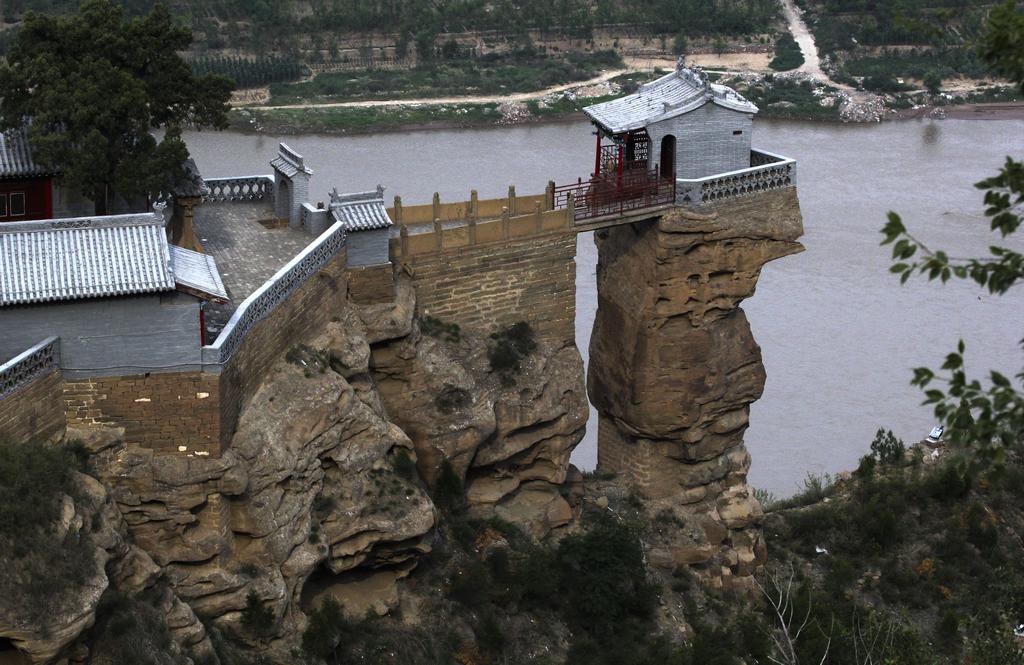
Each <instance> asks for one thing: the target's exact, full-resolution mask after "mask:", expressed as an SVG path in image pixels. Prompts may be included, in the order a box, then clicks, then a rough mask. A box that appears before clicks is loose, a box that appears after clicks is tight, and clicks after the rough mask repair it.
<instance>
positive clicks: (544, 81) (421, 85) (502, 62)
mask: <svg viewBox="0 0 1024 665" xmlns="http://www.w3.org/2000/svg"><path fill="white" fill-rule="evenodd" d="M621 66H622V59H621V58H620V57H619V56H618V55H617V54H616V53H615V52H614V51H598V52H596V53H575V52H573V53H569V54H567V55H565V56H564V57H561V56H550V55H546V54H543V53H539V52H537V51H536V50H535V49H532V48H524V49H519V50H517V51H515V52H513V53H510V54H507V55H489V56H485V57H482V58H477V59H466V58H455V57H453V58H451V59H447V60H444V61H441V62H431V63H428V64H424V65H421V66H418V67H415V68H413V69H405V70H380V69H375V70H367V71H363V72H332V73H325V74H318V75H317V76H316V77H314V78H313V79H312V80H311V81H305V82H302V83H280V84H274V85H271V86H270V95H271V99H270V103H271V104H275V105H278V104H281V105H283V104H300V103H302V102H307V101H315V102H336V101H354V100H361V99H396V100H397V99H415V98H427V97H439V96H445V95H460V96H461V95H487V94H509V93H516V92H531V91H534V90H543V89H544V88H549V87H551V86H555V85H561V84H565V83H573V82H575V81H582V80H586V79H589V78H593V77H594V76H597V75H598V74H600V73H601V71H603V70H606V69H611V68H615V67H621Z"/></svg>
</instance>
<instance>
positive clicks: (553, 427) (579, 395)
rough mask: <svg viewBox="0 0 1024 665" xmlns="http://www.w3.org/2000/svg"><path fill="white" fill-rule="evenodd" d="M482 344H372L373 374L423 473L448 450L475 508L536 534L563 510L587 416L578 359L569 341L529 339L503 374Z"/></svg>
mask: <svg viewBox="0 0 1024 665" xmlns="http://www.w3.org/2000/svg"><path fill="white" fill-rule="evenodd" d="M488 344H489V342H488V340H487V338H482V337H476V336H465V335H459V336H458V337H457V338H456V337H455V336H453V335H450V334H443V333H442V334H439V335H438V336H437V337H432V336H430V335H426V334H422V333H421V334H414V335H411V336H409V337H407V338H404V339H401V340H398V341H395V342H392V343H389V344H385V345H379V346H377V347H375V348H374V352H373V367H374V374H375V376H376V377H377V384H378V386H379V387H380V394H381V396H382V397H383V398H384V402H385V404H386V406H387V410H388V413H389V414H391V417H392V418H394V420H395V422H396V423H398V424H399V425H400V426H401V427H402V429H403V430H404V431H405V432H406V433H407V434H408V435H409V437H410V438H411V439H412V442H413V445H414V446H415V448H416V455H417V459H418V461H419V470H420V473H421V474H422V475H423V477H424V478H426V479H427V481H428V482H430V483H433V482H434V481H435V480H436V478H437V476H438V474H439V473H440V469H441V465H442V464H443V462H444V460H448V462H449V463H450V464H451V465H452V467H453V469H454V471H455V472H456V474H458V476H459V477H460V478H462V479H463V480H464V482H465V485H466V492H467V500H468V503H469V506H470V510H471V511H472V512H473V513H474V514H475V515H477V516H479V517H489V516H495V515H496V516H498V517H501V518H503V519H506V520H508V521H511V522H513V523H516V524H518V525H520V526H522V527H524V528H525V529H526V530H527V531H528V532H529V533H531V534H533V535H534V536H535V537H543V536H545V535H547V533H549V532H550V530H551V529H553V528H556V527H559V526H562V525H564V524H566V523H567V522H568V521H569V520H570V519H571V517H572V509H571V507H570V505H569V503H568V502H567V501H566V498H565V497H564V496H563V493H564V492H565V491H566V488H565V485H564V483H565V480H566V474H567V472H568V470H569V456H570V454H571V453H572V450H573V448H575V447H576V445H577V444H578V443H579V442H580V440H581V439H582V438H583V434H584V428H585V425H586V421H587V402H586V395H585V394H584V386H583V381H582V378H583V362H582V359H581V357H580V354H579V351H578V350H577V349H576V347H575V346H571V345H569V346H566V345H562V344H554V343H551V342H549V341H546V340H538V344H537V349H536V350H535V351H534V352H532V353H530V354H529V355H528V356H527V357H525V358H523V360H522V362H521V365H520V369H519V371H518V372H515V373H513V374H512V375H509V376H507V377H506V378H505V379H503V378H502V377H501V376H500V375H499V374H498V373H495V372H494V371H492V370H491V367H490V363H489V360H488V355H487V350H488Z"/></svg>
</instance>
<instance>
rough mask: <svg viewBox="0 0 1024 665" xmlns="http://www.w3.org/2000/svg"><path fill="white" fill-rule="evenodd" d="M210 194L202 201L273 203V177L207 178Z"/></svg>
mask: <svg viewBox="0 0 1024 665" xmlns="http://www.w3.org/2000/svg"><path fill="white" fill-rule="evenodd" d="M204 182H205V183H206V186H207V187H209V188H210V193H209V194H207V195H206V196H205V197H203V200H204V201H273V200H274V176H271V175H249V176H238V177H234V178H207V179H205V180H204Z"/></svg>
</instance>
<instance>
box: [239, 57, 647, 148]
mask: <svg viewBox="0 0 1024 665" xmlns="http://www.w3.org/2000/svg"><path fill="white" fill-rule="evenodd" d="M663 73H664V72H663V71H662V70H657V71H656V72H654V73H653V74H651V73H647V72H630V73H628V74H621V75H619V76H616V77H614V78H612V79H609V81H608V85H609V86H610V89H618V92H615V93H609V94H607V95H599V96H596V97H580V96H578V95H576V94H575V93H574V92H572V91H567V92H565V93H560V94H555V95H549V96H547V97H543V98H539V99H533V100H529V101H527V102H525V103H523V104H522V105H521V106H519V107H518V108H519V110H520V113H519V114H518V115H517V116H516V118H514V119H509V118H508V117H507V116H506V115H505V114H504V113H503V112H502V110H501V105H500V104H498V103H459V104H424V105H411V104H406V105H402V104H395V105H385V106H327V107H301V106H296V107H294V108H240V109H234V110H233V111H232V113H231V125H232V128H233V129H236V130H239V131H261V132H271V133H284V134H290V133H295V134H298V133H304V132H308V133H314V134H316V133H325V134H335V133H344V134H360V133H369V132H374V131H397V130H404V129H419V128H425V127H429V128H444V127H480V126H494V125H499V124H511V123H513V122H544V121H548V122H550V121H559V120H564V119H571V118H576V117H579V114H580V112H581V111H582V109H583V107H584V106H589V105H591V104H597V103H599V102H603V101H607V100H609V99H615V98H617V97H621V96H622V95H625V94H629V93H631V92H635V91H636V89H637V87H639V85H640V84H641V83H643V82H645V81H648V80H651V78H653V77H656V76H660V75H662V74H663Z"/></svg>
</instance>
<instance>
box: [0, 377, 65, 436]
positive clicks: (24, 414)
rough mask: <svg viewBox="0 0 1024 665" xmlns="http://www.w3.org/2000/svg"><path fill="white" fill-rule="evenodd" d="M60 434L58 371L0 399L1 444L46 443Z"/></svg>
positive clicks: (61, 410) (61, 414)
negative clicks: (2, 442)
mask: <svg viewBox="0 0 1024 665" xmlns="http://www.w3.org/2000/svg"><path fill="white" fill-rule="evenodd" d="M63 431H64V409H63V405H62V402H61V374H60V370H58V369H54V370H52V371H49V372H46V373H45V374H43V375H41V376H39V377H37V378H36V380H35V381H33V382H32V383H29V384H28V385H26V386H23V387H21V388H20V389H18V390H16V391H15V392H14V393H12V394H10V395H8V396H7V397H5V398H3V399H0V441H4V442H17V443H21V442H25V441H46V440H49V439H50V438H51V437H54V436H58V435H59V434H60V433H61V432H63Z"/></svg>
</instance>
